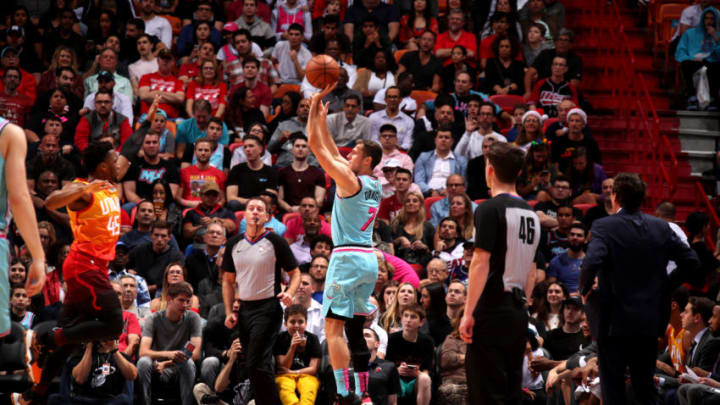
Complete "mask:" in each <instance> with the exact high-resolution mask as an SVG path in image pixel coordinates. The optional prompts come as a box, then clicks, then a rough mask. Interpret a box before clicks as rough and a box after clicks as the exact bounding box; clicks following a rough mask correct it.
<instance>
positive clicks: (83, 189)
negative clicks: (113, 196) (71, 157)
mask: <svg viewBox="0 0 720 405" xmlns="http://www.w3.org/2000/svg"><path fill="white" fill-rule="evenodd" d="M111 187H114V186H113V185H112V184H111V183H110V182H108V181H106V180H93V181H92V182H91V183H88V184H84V183H79V182H75V183H69V184H67V185H65V186H64V187H63V188H61V189H60V190H55V191H53V192H52V193H50V195H49V196H47V198H46V199H45V207H47V209H49V210H56V209H58V208H60V207H64V206H68V207H69V208H70V209H71V210H73V211H79V210H82V209H84V208H86V207H87V206H88V205H89V204H90V203H91V202H92V194H93V193H94V192H96V191H100V190H107V189H109V188H111Z"/></svg>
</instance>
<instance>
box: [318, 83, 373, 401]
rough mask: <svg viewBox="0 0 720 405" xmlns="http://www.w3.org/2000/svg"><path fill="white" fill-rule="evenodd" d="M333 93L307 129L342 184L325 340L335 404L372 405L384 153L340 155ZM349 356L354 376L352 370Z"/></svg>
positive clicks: (366, 148) (361, 144) (364, 146)
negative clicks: (371, 330)
mask: <svg viewBox="0 0 720 405" xmlns="http://www.w3.org/2000/svg"><path fill="white" fill-rule="evenodd" d="M334 88H335V84H332V85H330V86H327V87H325V89H324V90H323V91H322V92H321V93H316V94H314V95H313V97H312V102H311V105H310V114H309V117H308V123H307V133H308V144H309V146H310V150H312V152H313V153H314V154H315V157H316V158H317V160H318V162H320V166H322V168H323V169H324V170H325V171H326V172H327V173H328V174H329V175H330V177H332V178H333V180H335V183H336V184H337V191H336V194H335V201H334V204H333V209H332V222H331V223H332V240H333V243H334V245H335V248H334V249H333V252H332V256H331V257H330V265H329V267H328V272H327V277H326V281H325V292H324V294H323V315H324V316H325V336H326V339H327V342H328V352H329V355H330V364H331V365H332V368H333V373H334V375H335V384H336V386H337V401H336V403H338V404H351V403H354V402H356V401H358V400H360V399H362V402H363V403H370V402H368V401H370V398H369V396H368V395H367V388H368V367H369V361H370V353H369V352H368V348H367V344H366V343H365V339H364V338H363V334H362V332H363V324H364V323H365V318H366V316H367V315H369V314H371V313H372V312H373V311H375V308H374V307H373V306H372V305H371V304H370V303H369V302H368V299H369V297H370V294H371V293H372V291H373V288H374V286H375V282H376V280H377V272H378V266H377V258H376V256H375V253H374V251H373V248H372V233H373V224H374V222H375V216H376V215H377V212H378V207H379V206H380V198H381V194H382V192H381V187H380V182H379V181H378V180H377V179H374V178H372V177H370V176H371V174H372V170H373V168H374V167H375V166H376V165H377V164H378V163H380V158H381V157H382V150H381V149H380V145H378V144H377V143H375V142H371V141H365V140H361V141H358V143H357V145H356V146H355V147H354V148H353V150H352V151H351V152H350V154H349V155H348V157H347V159H345V158H343V157H342V155H340V152H339V151H338V148H337V146H336V145H335V142H334V141H333V139H332V137H331V135H330V130H329V129H328V127H327V124H326V121H325V120H326V118H327V113H328V104H324V103H323V102H322V99H323V97H325V96H326V95H327V94H328V93H330V92H331V91H332V90H333V89H334ZM343 330H344V331H345V334H346V335H347V338H348V342H349V346H350V350H348V345H346V344H345V339H344V337H343ZM350 353H352V361H353V366H354V367H355V370H354V371H353V370H352V369H350V368H349V364H350V357H351V354H350ZM351 375H353V376H354V382H355V389H354V391H353V390H352V389H351V385H350V376H351Z"/></svg>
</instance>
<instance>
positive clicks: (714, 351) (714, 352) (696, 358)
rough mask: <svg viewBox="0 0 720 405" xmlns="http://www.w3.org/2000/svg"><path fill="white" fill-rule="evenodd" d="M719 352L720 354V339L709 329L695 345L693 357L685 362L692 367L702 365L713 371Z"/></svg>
mask: <svg viewBox="0 0 720 405" xmlns="http://www.w3.org/2000/svg"><path fill="white" fill-rule="evenodd" d="M718 354H720V339H718V338H715V337H713V336H712V331H710V329H708V330H706V331H705V333H703V335H702V337H700V341H699V342H698V344H697V346H695V350H694V352H693V356H692V358H689V359H686V362H685V364H686V365H687V366H688V367H690V368H692V367H700V368H701V369H703V370H705V371H713V366H714V365H715V362H716V361H717V359H718ZM688 355H690V353H688Z"/></svg>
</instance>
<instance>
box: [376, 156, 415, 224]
mask: <svg viewBox="0 0 720 405" xmlns="http://www.w3.org/2000/svg"><path fill="white" fill-rule="evenodd" d="M412 184H413V177H412V172H410V170H408V169H406V168H404V167H398V168H397V169H395V178H394V179H393V186H395V193H394V194H392V195H391V196H390V197H386V198H383V199H382V201H380V209H379V211H378V216H377V217H378V219H380V220H382V221H385V223H386V224H388V225H390V222H392V220H393V219H395V217H396V216H397V214H398V213H399V212H400V210H401V209H402V207H403V203H404V202H405V196H406V195H407V194H408V190H410V186H411V185H412ZM423 209H424V208H423Z"/></svg>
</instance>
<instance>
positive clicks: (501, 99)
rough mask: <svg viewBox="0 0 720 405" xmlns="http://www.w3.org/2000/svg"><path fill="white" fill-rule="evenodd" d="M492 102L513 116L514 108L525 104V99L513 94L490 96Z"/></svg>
mask: <svg viewBox="0 0 720 405" xmlns="http://www.w3.org/2000/svg"><path fill="white" fill-rule="evenodd" d="M490 101H492V102H493V103H495V104H497V105H498V106H499V107H500V108H502V110H503V111H505V112H506V113H509V114H512V111H513V107H515V106H516V105H518V104H525V99H524V98H522V96H515V95H512V94H508V95H505V94H497V95H494V96H490Z"/></svg>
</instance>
